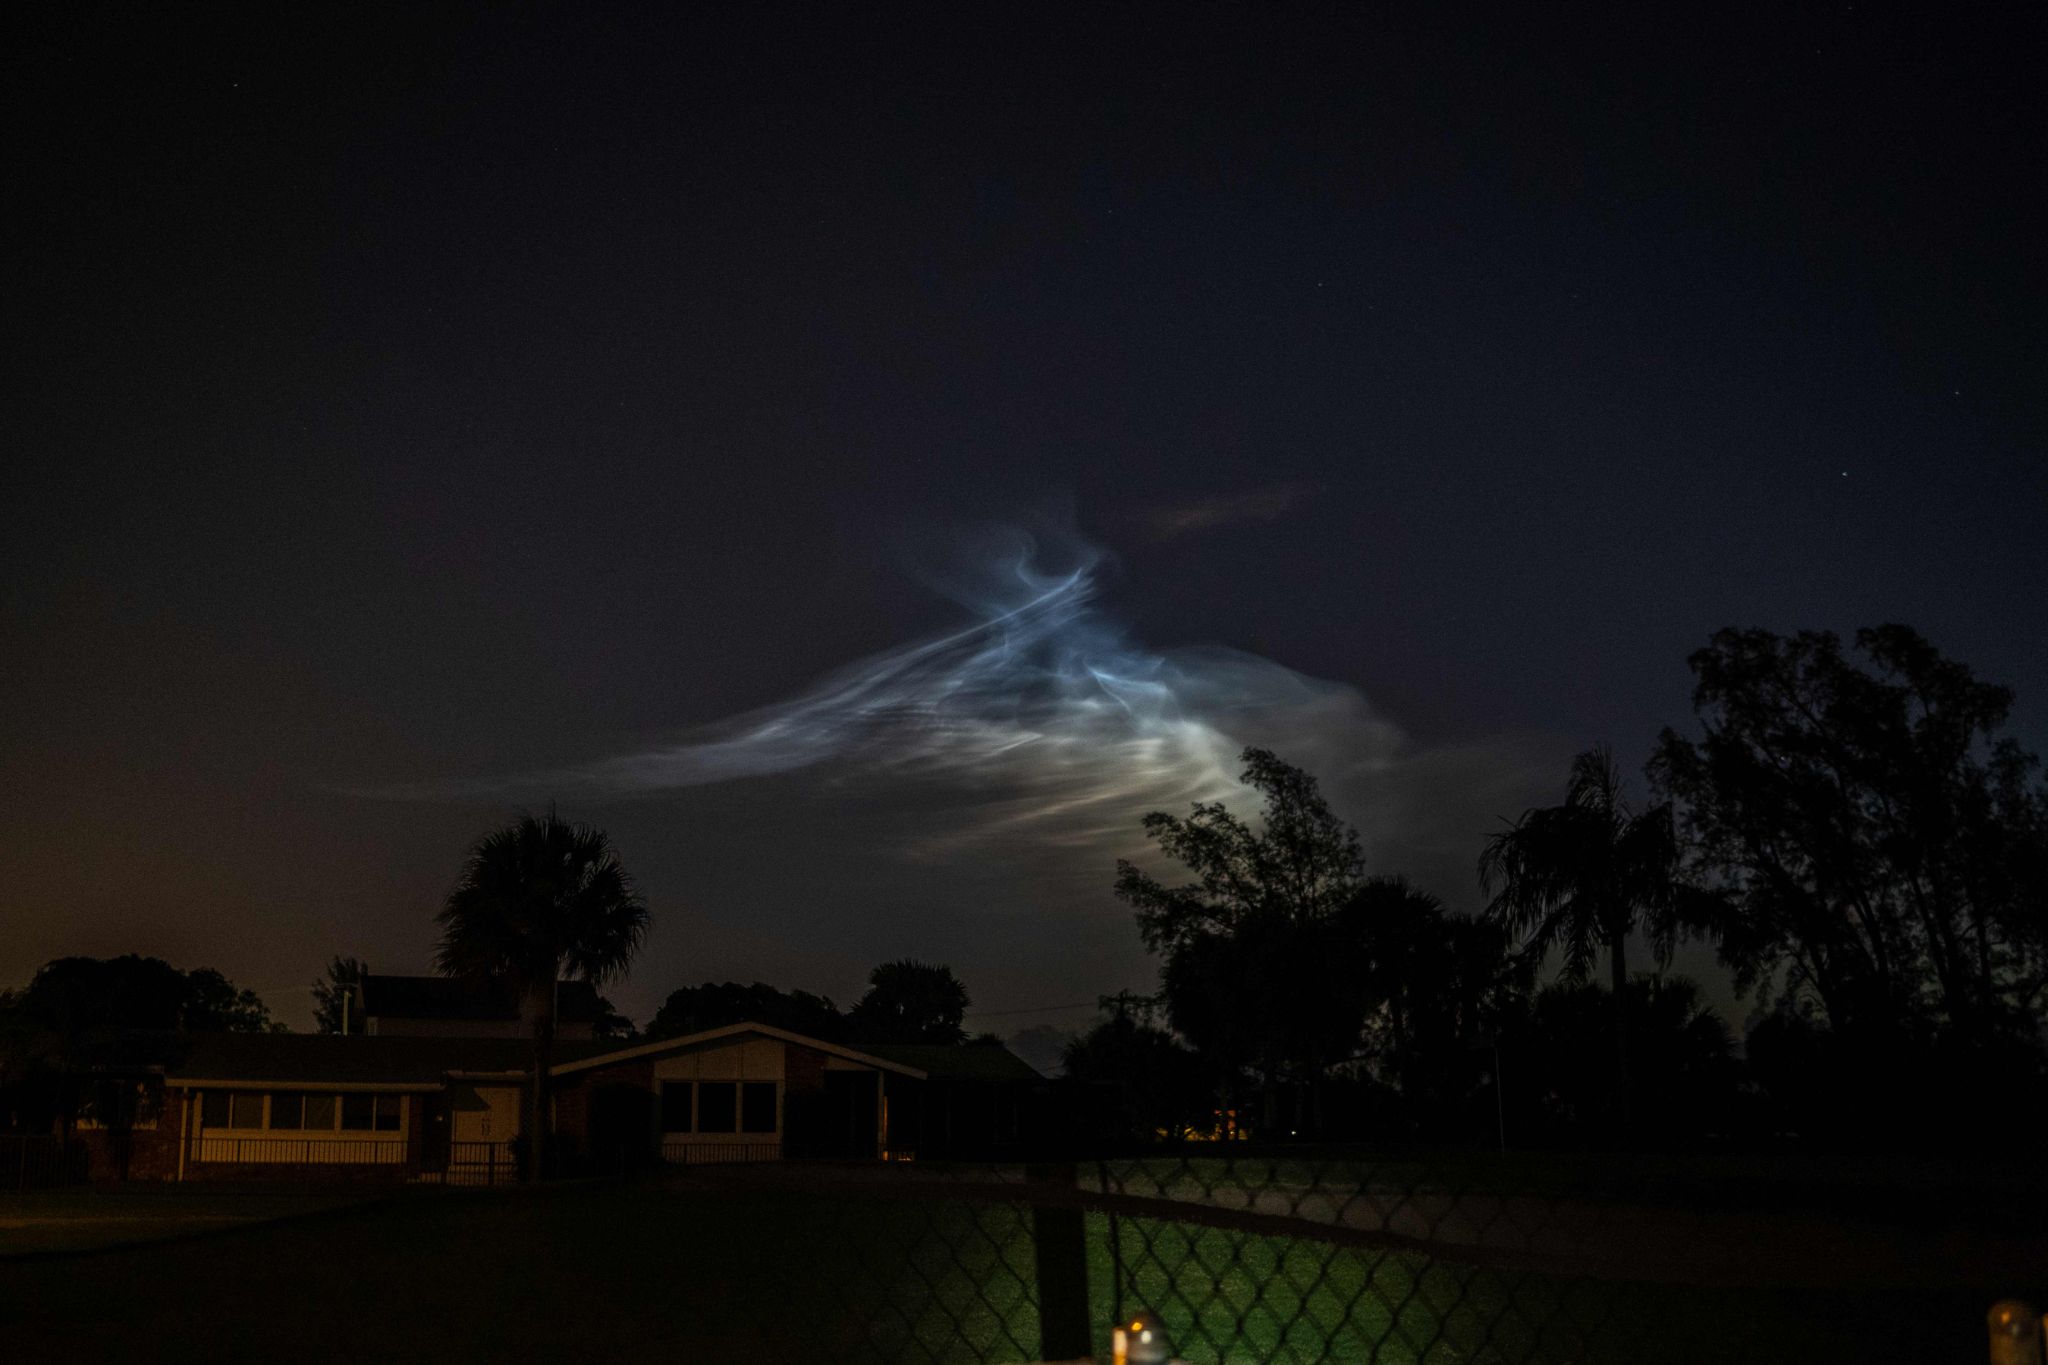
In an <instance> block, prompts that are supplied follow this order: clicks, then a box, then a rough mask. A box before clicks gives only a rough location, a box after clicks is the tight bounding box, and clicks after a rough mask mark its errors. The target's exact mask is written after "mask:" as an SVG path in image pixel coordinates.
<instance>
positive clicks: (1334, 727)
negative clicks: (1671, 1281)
mask: <svg viewBox="0 0 2048 1365" xmlns="http://www.w3.org/2000/svg"><path fill="white" fill-rule="evenodd" d="M1053 541H1056V542H1057V543H1051V542H1053ZM1103 567H1104V556H1103V554H1102V552H1101V551H1099V550H1097V549H1095V548H1093V547H1090V546H1087V545H1084V544H1081V543H1079V542H1078V541H1075V540H1072V539H1071V538H1067V537H1052V538H1047V537H1034V536H1031V535H1027V534H1025V533H1022V532H1016V531H1011V532H1003V533H999V534H997V535H994V536H990V537H987V538H985V539H984V541H983V542H982V543H981V544H980V545H978V546H977V547H975V549H974V552H973V554H972V555H971V556H970V557H969V560H968V562H966V563H964V564H962V565H959V566H957V567H955V568H953V569H952V570H951V571H950V572H949V573H947V574H946V575H944V576H943V577H940V578H938V579H937V580H936V582H935V586H937V587H938V588H939V589H940V590H941V591H943V592H945V593H946V594H947V595H948V596H950V597H952V598H953V599H954V600H956V601H958V602H959V603H961V605H962V606H964V607H966V608H967V609H968V610H969V611H970V612H971V613H972V615H973V618H974V619H973V620H972V621H971V623H970V624H967V625H964V626H962V627H961V628H959V629H958V630H954V631H951V632H948V633H946V634H942V635H938V636H935V637H933V638H931V639H927V640H922V641H919V642H917V643H914V644H909V645H904V646H901V647H899V648H896V649H891V650H887V651H884V652H882V653H879V654H875V655H871V656H869V657H868V658H866V659H863V660H861V661H859V662H858V663H855V664H852V665H850V666H848V667H846V668H844V669H841V670H839V671H838V672H836V673H834V674H832V675H831V676H829V677H827V678H825V679H824V680H823V681H821V682H820V683H819V684H818V685H817V686H815V687H814V688H812V689H811V690H809V691H808V692H805V693H804V694H802V695H800V696H797V697H795V698H792V699H790V700H788V701H785V702H781V703H778V704H776V705H773V706H769V707H766V708H763V709H762V710H759V711H755V712H751V713H748V714H745V715H741V716H736V717H734V718H732V719H730V720H728V721H726V722H723V723H720V724H717V725H714V726H711V727H708V728H706V729H704V730H701V731H699V732H697V733H695V734H691V735H688V736H685V737H684V738H682V739H681V740H679V741H678V742H676V743H673V744H668V745H663V746H660V747H655V748H650V749H648V750H646V751H643V752H640V753H635V754H629V755H624V756H621V757H617V758H612V759H607V760H604V761H602V762H599V763H594V764H591V765H589V766H587V767H584V768H580V769H577V770H574V771H572V772H570V773H567V774H559V775H557V777H556V779H555V780H556V781H557V782H558V783H559V782H564V781H565V782H566V783H568V784H569V785H571V786H573V787H577V788H582V789H584V790H589V791H593V792H601V793H608V794H618V793H627V792H646V791H658V790H663V789H672V788H680V787H689V786H697V785H701V784H704V783H711V782H722V781H727V780H730V779H733V778H741V777H764V776H769V775H772V774H776V773H786V772H790V771H792V770H795V769H799V768H810V767H813V766H815V765H829V769H830V774H831V780H833V781H834V782H840V783H858V784H860V785H869V784H872V783H874V782H877V781H881V780H883V779H887V778H897V779H901V780H903V781H904V782H905V783H920V784H922V783H938V784H941V785H943V786H944V787H946V788H948V789H950V790H951V791H952V793H953V797H954V803H953V807H952V809H953V811H954V814H955V818H953V819H949V820H947V821H945V822H943V825H942V827H935V828H933V829H931V830H930V832H929V833H928V834H926V835H924V836H922V837H920V838H919V839H918V840H917V841H916V843H917V847H916V849H915V850H913V851H916V852H922V853H928V854H940V853H944V852H946V851H949V850H951V849H953V848H957V847H961V846H963V845H966V844H971V843H973V842H976V841H978V840H981V839H985V838H991V837H997V836H1003V837H1006V838H1012V839H1022V840H1026V841H1039V842H1047V843H1053V844H1085V843H1090V842H1093V841H1095V840H1096V839H1099V838H1102V837H1104V836H1106V835H1110V834H1111V833H1112V832H1114V833H1115V834H1117V835H1123V836H1128V834H1129V832H1130V830H1131V829H1132V827H1133V823H1134V821H1135V818H1136V816H1135V814H1134V812H1142V811H1143V810H1146V809H1150V808H1152V807H1153V806H1158V805H1167V806H1174V807H1179V806H1184V805H1185V804H1187V803H1188V802H1191V801H1198V800H1216V799H1221V798H1231V799H1236V798H1237V797H1239V796H1240V795H1241V793H1242V789H1241V788H1240V787H1239V786H1238V783H1237V779H1236V774H1237V770H1238V762H1237V758H1238V752H1239V750H1240V749H1242V747H1243V746H1244V745H1245V744H1247V743H1257V744H1266V745H1270V746H1272V747H1275V748H1278V749H1280V750H1282V751H1283V752H1289V751H1293V752H1301V751H1302V750H1303V749H1304V748H1310V747H1312V748H1313V750H1314V751H1315V752H1316V753H1317V754H1318V755H1328V754H1333V753H1341V754H1345V755H1347V756H1348V760H1349V761H1352V762H1360V761H1366V762H1379V761H1385V760H1386V759H1388V758H1390V757H1391V756H1392V755H1393V753H1394V752H1395V751H1396V750H1397V749H1398V747H1399V745H1400V735H1399V733H1398V731H1396V730H1395V728H1394V727H1393V726H1392V725H1390V724H1388V723H1387V722H1386V721H1384V720H1381V719H1380V718H1378V717H1376V716H1375V715H1373V714H1372V712H1371V710H1370V708H1369V707H1367V705H1366V704H1365V701H1364V699H1363V698H1362V697H1360V696H1359V695H1358V693H1357V692H1356V691H1355V690H1353V689H1351V688H1349V687H1345V686H1342V685H1340V684H1337V683H1330V682H1323V681H1320V680H1317V679H1313V678H1308V677H1305V676H1303V675H1302V674H1299V673H1296V672H1294V671H1293V670H1291V669H1288V668H1284V667H1282V666H1280V665H1279V664H1276V663H1273V662H1271V661H1269V660H1266V659H1261V658H1258V657H1256V656H1254V655H1250V654H1245V653H1241V652H1239V651H1236V650H1229V649H1220V648H1201V649H1177V650H1165V651H1155V650H1150V649H1146V648H1144V647H1142V646H1140V645H1138V644H1136V643H1134V642H1133V641H1131V640H1130V639H1129V637H1128V636H1127V634H1126V633H1125V632H1124V630H1123V629H1122V628H1121V627H1120V626H1119V625H1118V624H1116V623H1115V622H1114V621H1112V620H1111V619H1110V618H1109V617H1108V616H1107V615H1106V614H1105V613H1104V612H1103V611H1102V610H1101V609H1100V608H1099V606H1098V605H1097V604H1096V601H1095V598H1096V595H1097V592H1098V590H1099V586H1100V578H1101V572H1102V569H1103Z"/></svg>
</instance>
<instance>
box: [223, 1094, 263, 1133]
mask: <svg viewBox="0 0 2048 1365" xmlns="http://www.w3.org/2000/svg"><path fill="white" fill-rule="evenodd" d="M262 1126H263V1096H262V1095H261V1094H260V1093H258V1092H257V1091H254V1090H235V1091H231V1092H229V1095H228V1127H230V1128H261V1127H262Z"/></svg>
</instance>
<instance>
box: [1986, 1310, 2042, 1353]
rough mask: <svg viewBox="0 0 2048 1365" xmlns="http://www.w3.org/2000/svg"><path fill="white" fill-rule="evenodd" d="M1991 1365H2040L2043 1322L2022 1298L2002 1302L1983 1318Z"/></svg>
mask: <svg viewBox="0 0 2048 1365" xmlns="http://www.w3.org/2000/svg"><path fill="white" fill-rule="evenodd" d="M1984 1325H1985V1326H1986V1328H1988V1329H1989V1331H1990V1334H1991V1365H2041V1331H2042V1320H2041V1319H2040V1318H2037V1317H2035V1316H2034V1310H2033V1308H2032V1307H2030V1306H2029V1305H2027V1304H2026V1303H2025V1302H2023V1301H2021V1300H2019V1299H2000V1300H1999V1301H1998V1302H1997V1303H1994V1304H1992V1305H1991V1311H1990V1312H1989V1313H1986V1314H1985V1315H1984Z"/></svg>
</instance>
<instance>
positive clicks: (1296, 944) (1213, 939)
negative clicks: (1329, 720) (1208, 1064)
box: [1116, 748, 1369, 1127]
mask: <svg viewBox="0 0 2048 1365" xmlns="http://www.w3.org/2000/svg"><path fill="white" fill-rule="evenodd" d="M1243 761H1244V765H1245V766H1244V771H1243V773H1242V774H1241V776H1240V780H1241V781H1243V782H1244V783H1245V784H1246V785H1248V786H1250V787H1251V788H1252V789H1253V790H1255V791H1257V792H1258V793H1259V795H1260V797H1261V816H1262V818H1261V821H1260V828H1258V829H1253V828H1252V827H1251V826H1250V825H1249V824H1247V823H1246V822H1245V821H1243V820H1241V819H1239V818H1238V817H1237V816H1236V815H1234V814H1232V813H1231V811H1230V810H1229V808H1228V807H1226V806H1225V805H1224V804H1223V803H1222V802H1220V801H1215V802H1201V803H1197V804H1196V805H1195V807H1194V808H1193V810H1192V811H1191V812H1190V813H1189V814H1188V815H1187V816H1186V817H1185V818H1182V817H1179V816H1174V815H1169V814H1167V813H1165V812H1163V811H1154V812H1152V813H1151V814H1149V815H1147V816H1146V817H1145V820H1144V827H1145V833H1146V834H1147V835H1148V836H1149V837H1150V838H1151V839H1152V841H1153V842H1154V843H1156V844H1158V845H1159V847H1160V849H1161V850H1162V851H1163V852H1165V853H1167V854H1168V855H1170V856H1171V857H1173V858H1174V859H1175V860H1176V861H1178V862H1179V863H1180V864H1181V865H1182V866H1184V867H1185V868H1187V869H1188V871H1189V872H1190V873H1191V874H1193V879H1192V880H1191V881H1188V882H1185V883H1183V884H1181V885H1178V886H1168V885H1165V884H1163V883H1161V882H1160V881H1158V880H1157V879H1155V878H1153V877H1152V876H1150V875H1149V874H1147V873H1145V872H1143V871H1141V870H1140V869H1139V868H1138V867H1137V866H1136V865H1134V864H1132V863H1130V862H1125V861H1119V862H1118V863H1117V879H1116V893H1117V895H1118V896H1119V897H1121V898H1122V899H1123V900H1124V901H1125V902H1126V903H1128V904H1130V905H1132V906H1133V907H1135V908H1136V911H1137V917H1138V928H1139V931H1140V932H1141V933H1142V934H1143V935H1144V937H1145V942H1146V945H1147V946H1148V947H1150V948H1151V949H1153V951H1155V952H1161V953H1164V954H1165V956H1166V963H1165V966H1164V969H1163V971H1162V973H1161V985H1162V987H1163V988H1164V994H1165V997H1166V1002H1167V1014H1168V1018H1169V1019H1170V1020H1171V1022H1172V1024H1173V1027H1174V1029H1175V1030H1176V1031H1177V1032H1179V1033H1180V1035H1181V1036H1182V1037H1184V1038H1186V1039H1187V1040H1188V1042H1189V1043H1191V1044H1193V1045H1194V1046H1195V1047H1196V1048H1197V1049H1199V1050H1200V1051H1202V1052H1203V1053H1204V1054H1205V1055H1206V1056H1207V1057H1208V1058H1209V1059H1210V1060H1211V1061H1212V1062H1213V1063H1215V1064H1216V1065H1217V1067H1218V1068H1219V1070H1221V1071H1222V1072H1223V1073H1224V1075H1225V1076H1226V1077H1230V1076H1235V1075H1241V1074H1243V1073H1244V1072H1247V1071H1249V1072H1253V1073H1256V1074H1257V1076H1258V1077H1259V1078H1260V1081H1261V1084H1262V1085H1263V1087H1264V1089H1265V1093H1266V1095H1267V1103H1268V1112H1267V1114H1266V1115H1265V1116H1264V1118H1263V1119H1262V1122H1277V1121H1279V1114H1278V1112H1277V1109H1276V1108H1275V1107H1274V1105H1275V1102H1276V1101H1277V1098H1278V1093H1277V1089H1276V1087H1277V1086H1278V1084H1279V1082H1280V1080H1281V1078H1282V1077H1283V1076H1292V1077H1293V1078H1294V1079H1296V1080H1297V1081H1300V1082H1303V1083H1305V1084H1306V1086H1307V1088H1308V1091H1309V1098H1310V1107H1311V1113H1310V1114H1309V1115H1308V1116H1307V1118H1306V1119H1305V1120H1300V1119H1298V1120H1297V1125H1298V1124H1299V1123H1300V1122H1306V1123H1307V1124H1308V1125H1309V1126H1310V1127H1316V1126H1319V1123H1320V1118H1319V1115H1318V1114H1317V1113H1316V1112H1315V1111H1316V1110H1317V1109H1318V1108H1319V1098H1320V1086H1321V1079H1322V1076H1323V1074H1324V1073H1325V1071H1327V1069H1328V1068H1329V1066H1330V1065H1331V1064H1332V1063H1334V1062H1337V1061H1340V1060H1343V1059H1345V1058H1347V1057H1348V1056H1349V1055H1350V1054H1351V1053H1352V1052H1353V1051H1355V1050H1356V1047H1357V1043H1358V1040H1359V1034H1360V1030H1361V1028H1362V1026H1363V1023H1364V1018H1365V1013H1366V1009H1367V1006H1368V1004H1369V999H1368V995H1367V989H1366V986H1365V977H1366V963H1365V958H1364V951H1365V944H1364V925H1363V922H1362V921H1361V920H1360V919H1359V917H1358V916H1357V915H1356V914H1355V913H1353V911H1352V909H1351V902H1352V899H1353V895H1354V893H1355V892H1356V891H1357V889H1358V886H1359V884H1360V879H1361V864H1362V862H1363V859H1362V857H1361V855H1360V852H1359V846H1358V835H1357V833H1356V832H1355V831H1354V830H1352V829H1351V828H1350V826H1348V825H1346V824H1345V823H1344V822H1343V821H1342V820H1340V819H1338V818H1337V816H1336V814H1335V813H1334V812H1332V811H1331V810H1330V808H1329V805H1328V803H1326V802H1325V801H1324V800H1323V797H1322V793H1321V791H1320V790H1319V789H1318V788H1317V785H1316V780H1315V778H1314V777H1312V776H1310V775H1309V774H1308V773H1307V772H1304V771H1303V770H1302V769H1300V768H1297V767H1295V766H1293V765H1292V764H1289V763H1287V762H1285V761H1283V760H1282V759H1281V758H1279V756H1277V755H1276V754H1274V753H1272V752H1271V751H1270V750H1266V749H1257V748H1250V749H1246V750H1245V751H1244V755H1243Z"/></svg>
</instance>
